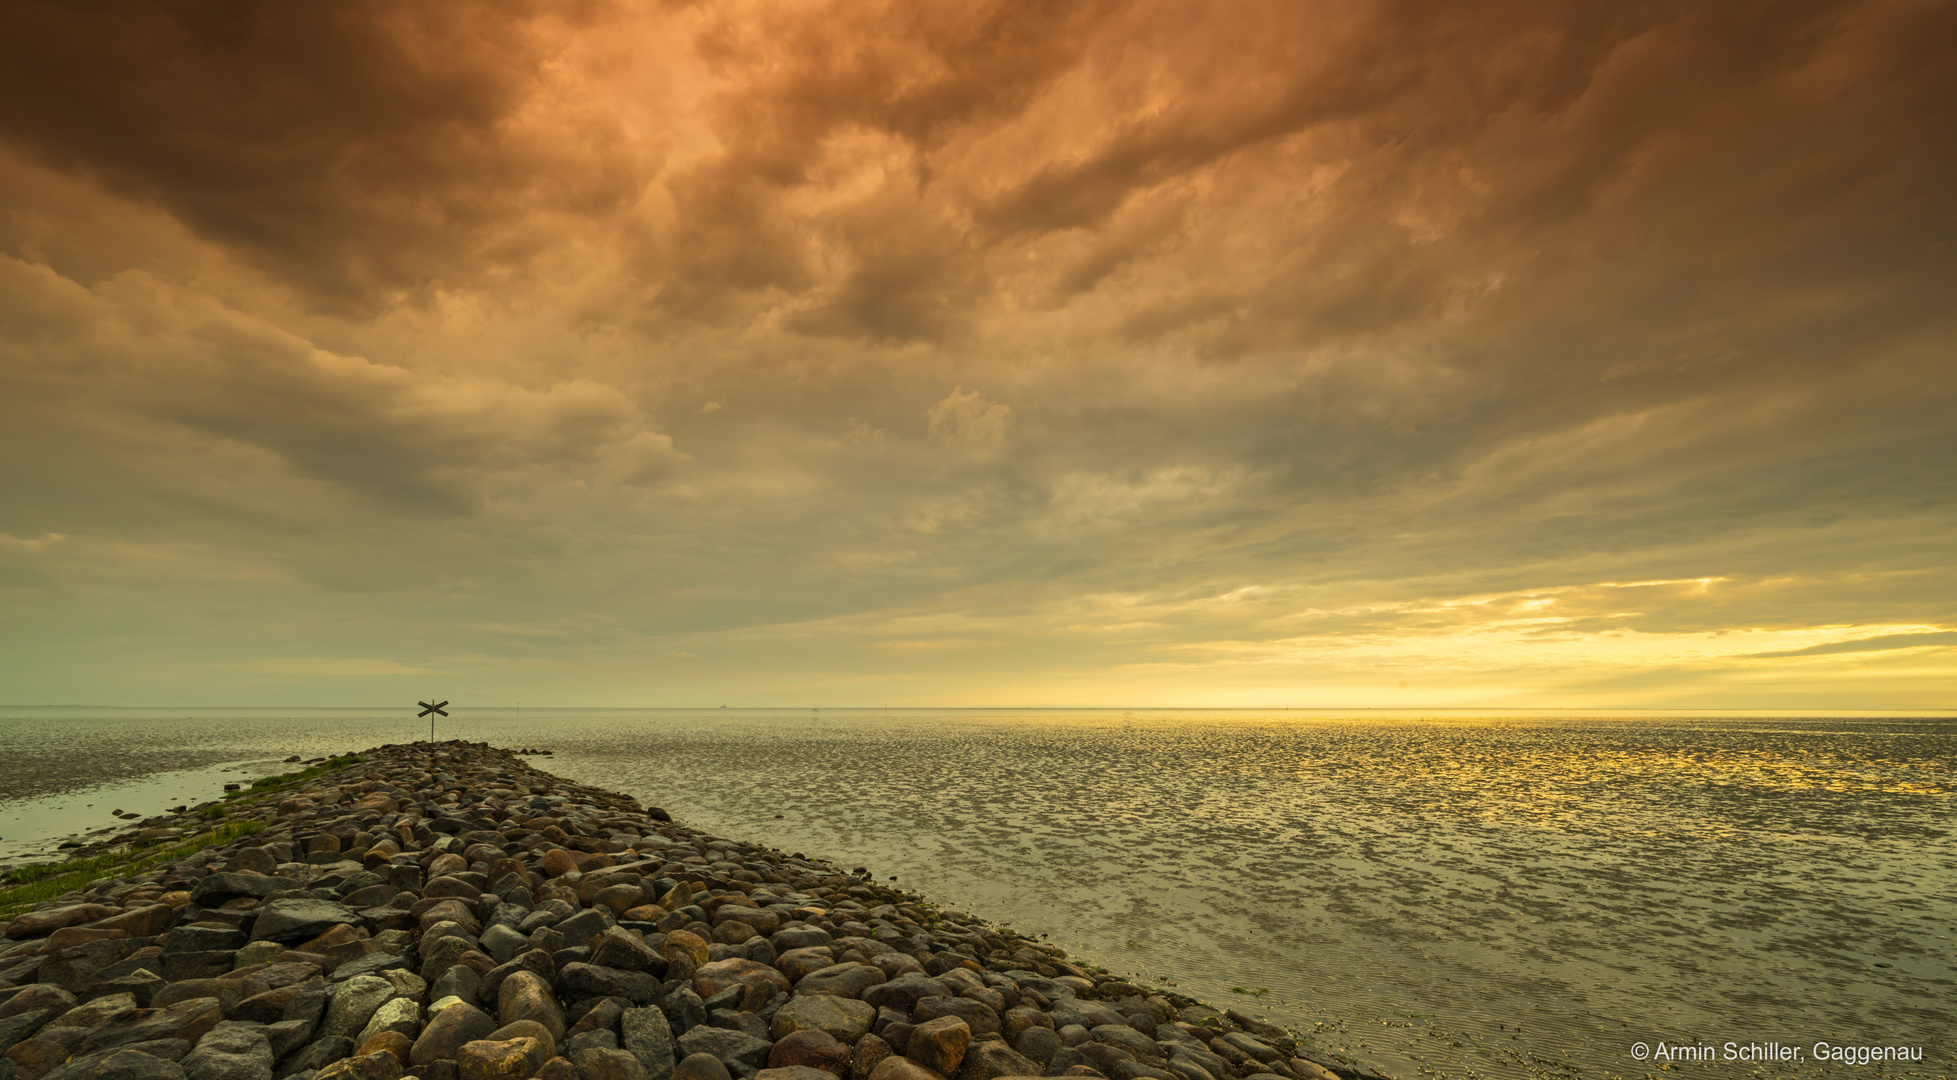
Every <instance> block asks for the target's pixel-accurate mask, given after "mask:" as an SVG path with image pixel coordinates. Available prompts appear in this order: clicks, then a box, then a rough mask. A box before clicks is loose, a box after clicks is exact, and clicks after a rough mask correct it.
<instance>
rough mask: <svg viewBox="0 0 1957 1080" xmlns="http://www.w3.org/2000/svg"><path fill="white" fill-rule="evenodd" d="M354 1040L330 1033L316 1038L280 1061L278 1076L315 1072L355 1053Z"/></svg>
mask: <svg viewBox="0 0 1957 1080" xmlns="http://www.w3.org/2000/svg"><path fill="white" fill-rule="evenodd" d="M353 1050H354V1046H353V1040H352V1039H349V1038H347V1037H345V1036H343V1035H328V1036H326V1037H325V1038H323V1039H314V1040H313V1041H312V1042H310V1043H308V1044H306V1046H305V1047H304V1048H303V1049H301V1050H300V1051H299V1052H298V1053H296V1054H294V1055H292V1056H291V1057H289V1058H287V1059H285V1060H284V1061H282V1062H280V1063H279V1068H278V1074H277V1075H278V1076H280V1077H281V1078H284V1077H290V1076H294V1075H297V1074H299V1073H302V1072H314V1071H316V1070H319V1069H323V1068H325V1067H326V1066H328V1065H331V1064H333V1063H334V1062H336V1061H339V1060H340V1059H342V1058H344V1057H346V1056H347V1055H348V1054H351V1053H353Z"/></svg>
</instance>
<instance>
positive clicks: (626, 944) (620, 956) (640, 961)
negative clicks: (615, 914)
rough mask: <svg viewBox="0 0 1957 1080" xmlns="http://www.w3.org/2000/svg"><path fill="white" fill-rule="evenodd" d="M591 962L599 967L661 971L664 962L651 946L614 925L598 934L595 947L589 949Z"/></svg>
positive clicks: (663, 967)
mask: <svg viewBox="0 0 1957 1080" xmlns="http://www.w3.org/2000/svg"><path fill="white" fill-rule="evenodd" d="M591 962H592V963H594V964H597V965H598V966H599V967H609V968H620V969H623V970H625V971H663V970H664V969H665V963H664V962H663V961H661V959H660V957H659V954H658V953H656V952H653V951H652V947H651V946H649V945H647V944H646V943H645V942H643V941H641V940H639V939H638V938H636V937H633V936H632V934H631V933H630V932H628V931H625V930H621V929H619V928H618V927H616V926H613V927H610V928H608V929H606V930H605V932H604V933H602V934H599V935H598V942H597V945H596V947H594V948H593V949H592V950H591Z"/></svg>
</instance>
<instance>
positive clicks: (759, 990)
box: [668, 935, 874, 1012]
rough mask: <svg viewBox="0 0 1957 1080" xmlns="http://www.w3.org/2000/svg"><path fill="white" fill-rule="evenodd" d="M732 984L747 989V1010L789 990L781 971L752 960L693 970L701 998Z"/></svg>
mask: <svg viewBox="0 0 1957 1080" xmlns="http://www.w3.org/2000/svg"><path fill="white" fill-rule="evenodd" d="M668 936H669V937H670V935H668ZM872 970H874V969H872ZM804 981H806V980H804ZM735 985H739V986H743V987H746V988H747V992H746V993H745V994H744V995H743V996H742V998H741V1006H740V1007H741V1008H742V1009H744V1010H747V1011H748V1012H753V1011H755V1010H757V1009H759V1008H760V1007H761V1006H763V1005H765V1004H767V1003H768V999H769V998H772V997H774V996H775V994H776V993H777V992H780V993H784V994H785V993H787V992H788V991H789V989H790V987H789V985H788V979H787V977H785V976H784V975H782V973H781V972H779V971H776V970H775V969H774V968H771V967H769V966H768V965H766V964H759V963H756V962H754V961H753V960H742V959H739V958H734V959H728V960H716V961H714V962H713V963H711V964H706V965H703V966H701V967H700V969H699V970H697V971H695V972H694V973H693V992H694V993H696V994H698V995H700V997H701V999H702V1000H704V999H706V998H710V997H712V996H714V995H715V994H718V993H720V992H721V991H722V990H725V989H727V988H728V987H730V986H735Z"/></svg>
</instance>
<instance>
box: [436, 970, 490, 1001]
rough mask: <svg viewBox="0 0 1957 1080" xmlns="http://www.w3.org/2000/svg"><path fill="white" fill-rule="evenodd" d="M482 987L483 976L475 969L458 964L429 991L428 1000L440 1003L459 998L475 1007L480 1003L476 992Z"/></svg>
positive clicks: (443, 975)
mask: <svg viewBox="0 0 1957 1080" xmlns="http://www.w3.org/2000/svg"><path fill="white" fill-rule="evenodd" d="M480 986H482V976H481V975H478V974H477V973H476V969H475V968H472V967H469V966H467V965H466V964H456V965H454V966H452V967H450V968H449V969H448V970H447V971H444V972H442V977H441V978H439V979H436V980H435V985H434V986H433V987H432V988H431V989H430V990H429V991H428V999H429V1000H430V1001H440V1000H442V999H443V998H445V997H459V998H461V999H462V1000H464V1001H466V1002H469V1003H470V1004H472V1005H473V1004H475V1003H476V1002H477V1001H478V998H477V997H476V991H477V988H479V987H480Z"/></svg>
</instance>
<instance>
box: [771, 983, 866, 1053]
mask: <svg viewBox="0 0 1957 1080" xmlns="http://www.w3.org/2000/svg"><path fill="white" fill-rule="evenodd" d="M876 1020H877V1010H876V1009H875V1008H873V1007H871V1006H870V1004H869V1003H868V1002H863V1001H855V1000H852V999H850V998H843V997H836V996H834V995H831V994H810V995H807V996H803V995H801V994H797V995H796V996H794V997H792V998H790V999H789V1000H788V1001H787V1002H786V1003H785V1004H783V1005H782V1007H781V1008H780V1009H778V1010H776V1012H775V1014H774V1017H773V1019H772V1020H771V1021H770V1022H769V1034H771V1035H773V1036H774V1037H775V1038H777V1039H781V1038H786V1037H787V1036H789V1035H791V1034H793V1033H795V1032H797V1031H809V1030H815V1031H822V1032H826V1033H828V1034H829V1035H830V1036H831V1037H832V1038H834V1039H835V1040H836V1041H838V1042H841V1043H845V1044H852V1043H855V1042H856V1040H858V1039H860V1038H862V1037H863V1036H864V1035H865V1034H867V1033H868V1032H869V1030H870V1028H871V1026H872V1025H873V1024H875V1023H876Z"/></svg>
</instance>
